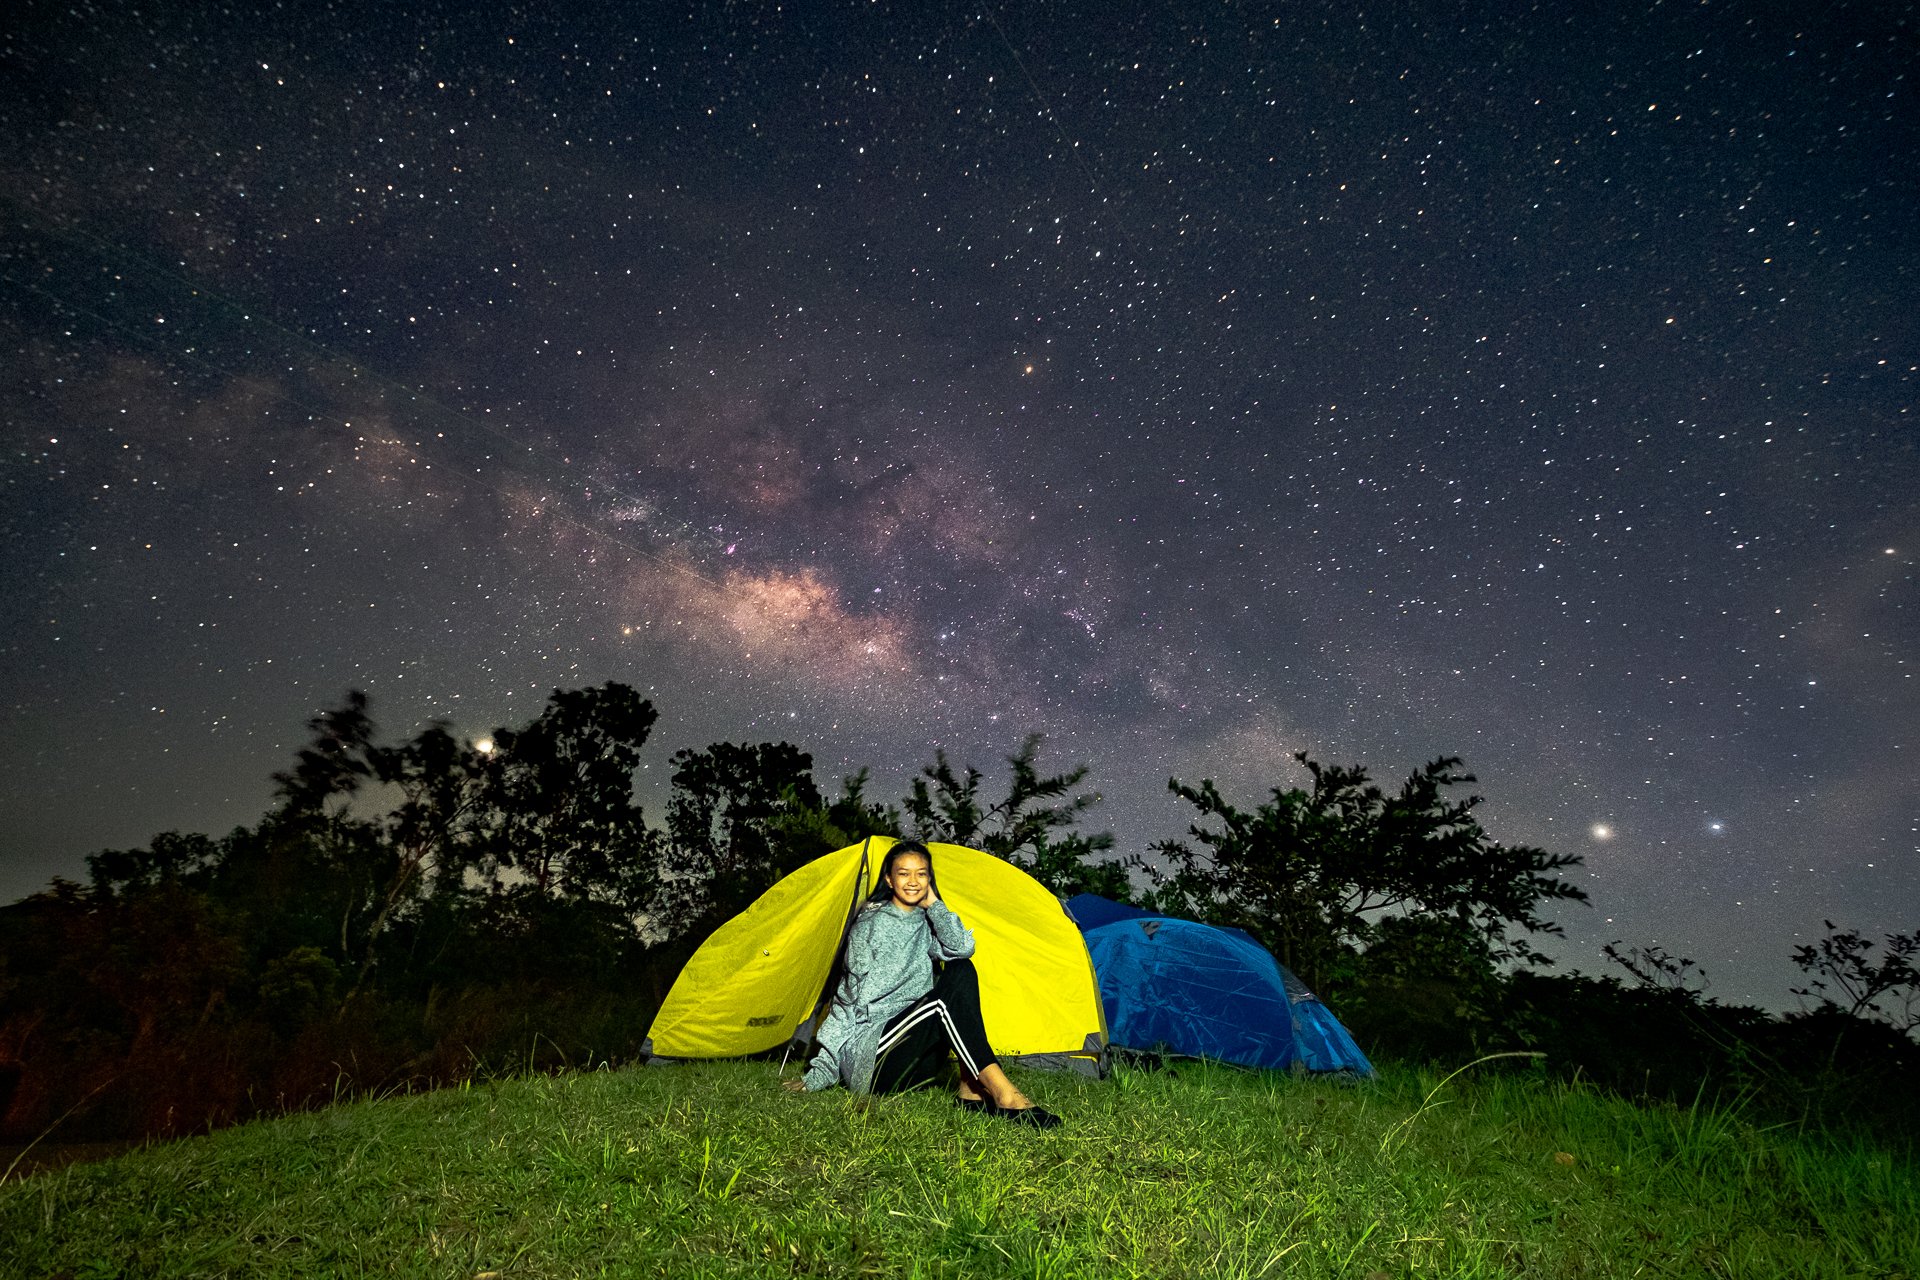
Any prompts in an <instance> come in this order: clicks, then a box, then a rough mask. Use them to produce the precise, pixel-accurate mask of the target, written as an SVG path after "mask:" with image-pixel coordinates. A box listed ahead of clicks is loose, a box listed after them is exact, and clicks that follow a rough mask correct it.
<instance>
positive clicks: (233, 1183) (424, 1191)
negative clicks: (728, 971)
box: [0, 1063, 1920, 1280]
mask: <svg viewBox="0 0 1920 1280" xmlns="http://www.w3.org/2000/svg"><path fill="white" fill-rule="evenodd" d="M1022 1082H1023V1085H1024V1086H1025V1087H1026V1088H1027V1090H1028V1091H1029V1092H1030V1093H1032V1094H1033V1095H1034V1096H1035V1097H1037V1098H1038V1099H1039V1100H1041V1101H1042V1102H1044V1103H1045V1104H1047V1105H1048V1106H1050V1107H1053V1108H1054V1109H1056V1110H1058V1111H1060V1112H1061V1113H1062V1114H1064V1115H1065V1116H1066V1117H1068V1122H1069V1123H1068V1127H1067V1128H1066V1129H1064V1130H1061V1131H1058V1132H1055V1133H1040V1132H1031V1131H1027V1130H1023V1129H1019V1128H1015V1127H1013V1126H1010V1125H1007V1124H1005V1123H1004V1122H1001V1121H997V1120H993V1119H990V1118H985V1117H979V1116H972V1115H968V1114H966V1113H963V1112H961V1111H960V1110H959V1109H958V1108H956V1107H955V1106H954V1105H953V1104H952V1102H951V1101H950V1100H949V1099H947V1098H945V1097H942V1096H936V1095H924V1094H923V1095H916V1096H909V1097H904V1098H890V1099H882V1100H877V1101H874V1102H872V1103H871V1104H870V1105H868V1104H866V1103H864V1102H863V1100H860V1099H855V1098H853V1097H850V1096H849V1095H847V1094H844V1093H837V1092H836V1093H830V1094H819V1095H804V1096H795V1095H788V1094H785V1093H782V1092H780V1091H779V1089H778V1088H777V1087H776V1081H775V1071H774V1068H773V1067H772V1066H770V1065H765V1064H757V1063H721V1064H711V1065H701V1066H686V1067H674V1068H660V1069H641V1070H632V1071H622V1072H616V1073H602V1074H592V1075H574V1076H561V1077H551V1078H533V1079H524V1080H514V1081H505V1082H500V1083H497V1084H488V1085H473V1086H470V1087H467V1088H462V1089H449V1090H444V1091H441V1092H437V1093H430V1094H423V1095H417V1096H410V1097H394V1098H388V1099H385V1100H382V1101H378V1102H365V1103H355V1104H350V1105H343V1106H337V1107H333V1108H331V1109H329V1110H326V1111H321V1112H316V1113H311V1114H304V1115H297V1116H290V1117H286V1118H283V1119H279V1120H274V1121H270V1122H264V1123H259V1124H252V1125H247V1126H244V1127H242V1128H238V1129H232V1130H227V1131H225V1132H221V1133H216V1134H213V1135H211V1136H209V1137H204V1138H197V1139H193V1140H190V1141H186V1142H180V1143H174V1144H169V1145H166V1146H159V1147H153V1148H149V1149H146V1150H143V1151H139V1152H135V1153H132V1154H129V1155H126V1156H123V1157H120V1158H118V1159H115V1160H110V1161H106V1162H103V1163H100V1164H93V1165H78V1166H73V1167H70V1168H67V1169H64V1170H61V1171H58V1172H55V1173H48V1174H43V1175H40V1176H36V1177H33V1178H29V1179H26V1180H25V1181H18V1180H16V1181H13V1182H9V1183H8V1184H6V1185H5V1186H0V1274H17V1275H22V1276H54V1275H70V1276H73V1277H75V1278H76V1280H77V1278H79V1277H97V1276H114V1275H139V1276H194V1275H245V1276H282V1275H284V1276H301V1277H317V1276H347V1275H351V1276H363V1275H396V1274H397V1275H419V1276H450V1277H453V1276H459V1277H473V1276H476V1275H480V1274H483V1273H487V1272H497V1273H500V1274H501V1275H503V1276H576V1275H635V1276H675V1277H680V1276H709V1275H711V1276H721V1275H727V1276H795V1275H799V1276H856V1275H876V1276H880V1275H884V1276H922V1277H933V1276H973V1275H980V1276H1026V1277H1079V1276H1089V1277H1103V1278H1104V1277H1120V1276H1178V1277H1185V1276H1286V1277H1290V1278H1291V1277H1310V1276H1340V1277H1357V1278H1361V1280H1365V1278H1366V1277H1377V1276H1379V1275H1385V1276H1393V1277H1398V1276H1422V1277H1426V1276H1529V1277H1533V1276H1580V1277H1602V1276H1752V1277H1768V1278H1771V1277H1776V1276H1901V1277H1912V1276H1914V1274H1915V1260H1916V1259H1920V1184H1917V1182H1916V1175H1915V1172H1914V1170H1913V1168H1912V1167H1911V1166H1910V1165H1909V1164H1907V1163H1906V1162H1905V1161H1903V1160H1902V1159H1900V1158H1898V1157H1890V1156H1889V1155H1887V1154H1886V1153H1884V1152H1876V1151H1875V1150H1873V1149H1872V1148H1869V1147H1859V1146H1846V1145H1838V1144H1832V1143H1828V1142H1825V1141H1822V1140H1818V1139H1809V1138H1804V1137H1796V1136H1793V1135H1790V1134H1786V1133H1782V1132H1768V1131H1762V1130H1758V1129H1756V1128H1753V1127H1751V1126H1749V1125H1747V1124H1746V1123H1744V1122H1743V1121H1742V1120H1741V1119H1740V1118H1739V1117H1738V1116H1736V1115H1730V1114H1727V1113H1724V1112H1718V1113H1716V1112H1704V1111H1688V1110H1681V1109H1672V1108H1651V1109H1643V1108H1639V1107H1635V1106H1632V1105H1630V1104H1628V1103H1625V1102H1621V1101H1618V1100H1614V1099H1610V1098H1605V1097H1602V1096H1599V1095H1596V1094H1593V1093H1590V1092H1588V1091H1585V1090H1582V1089H1577V1088H1568V1087H1566V1086H1563V1085H1560V1084H1555V1083H1552V1082H1549V1081H1547V1080H1544V1079H1541V1078H1537V1077H1515V1076H1483V1075H1482V1074H1480V1072H1478V1071H1469V1072H1466V1073H1464V1074H1462V1075H1459V1076H1457V1077H1456V1078H1454V1079H1452V1080H1451V1081H1449V1082H1446V1083H1444V1084H1443V1083H1442V1082H1441V1081H1440V1079H1439V1078H1438V1077H1437V1076H1434V1075H1431V1074H1423V1073H1418V1072H1409V1073H1397V1074H1394V1075H1390V1076H1389V1078H1388V1079H1386V1080H1385V1081H1383V1082H1379V1083H1374V1084H1362V1085H1343V1084H1339V1083H1334V1082H1316V1081H1310V1080H1294V1079H1289V1078H1286V1077H1278V1076H1265V1075H1253V1074H1244V1073H1240V1072H1235V1071H1230V1070H1225V1069H1212V1068H1207V1067H1203V1066H1197V1065H1186V1066H1181V1067H1179V1068H1178V1069H1177V1071H1176V1072H1160V1073H1148V1072H1122V1073H1120V1074H1118V1075H1117V1076H1116V1077H1115V1078H1114V1079H1113V1080H1110V1081H1107V1082H1105V1083H1096V1082H1093V1081H1087V1080H1081V1079H1078V1078H1073V1077H1065V1076H1052V1075H1026V1076H1023V1077H1022Z"/></svg>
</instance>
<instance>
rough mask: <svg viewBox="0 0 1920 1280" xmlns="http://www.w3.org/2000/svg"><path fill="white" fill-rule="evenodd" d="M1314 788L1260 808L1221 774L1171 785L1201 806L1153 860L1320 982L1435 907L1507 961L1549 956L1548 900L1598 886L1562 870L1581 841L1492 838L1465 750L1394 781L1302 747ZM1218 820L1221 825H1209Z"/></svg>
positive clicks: (1223, 919) (1165, 875)
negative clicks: (1566, 844) (1401, 918)
mask: <svg viewBox="0 0 1920 1280" xmlns="http://www.w3.org/2000/svg"><path fill="white" fill-rule="evenodd" d="M1294 758H1295V759H1296V760H1298V761H1299V762H1300V763H1301V764H1303V765H1305V766H1306V768H1307V771H1308V773H1309V774H1311V775H1312V779H1313V786H1312V789H1311V790H1303V789H1301V788H1297V787H1296V788H1291V789H1286V790H1283V789H1281V788H1278V787H1276V788H1274V789H1273V793H1272V799H1271V800H1269V801H1268V802H1267V803H1264V804H1262V805H1260V806H1259V807H1258V808H1257V809H1255V810H1253V811H1252V812H1246V811H1243V810H1241V809H1238V808H1235V807H1234V806H1233V805H1231V804H1229V803H1228V802H1227V801H1226V800H1225V799H1224V798H1223V797H1222V796H1221V795H1220V792H1219V790H1218V789H1217V788H1216V787H1215V786H1214V784H1213V782H1212V781H1211V780H1210V779H1209V780H1206V781H1203V782H1202V783H1201V784H1200V785H1199V786H1198V787H1191V786H1187V785H1185V784H1184V783H1182V782H1180V780H1179V779H1177V778H1175V779H1170V780H1169V781H1168V784H1167V785H1168V787H1169V788H1170V789H1171V790H1172V791H1173V793H1174V794H1175V795H1178V796H1179V797H1181V798H1182V799H1184V800H1186V801H1187V802H1188V803H1190V804H1192V805H1193V806H1194V807H1195V808H1196V809H1198V810H1199V811H1200V814H1201V817H1202V821H1200V822H1196V823H1194V824H1193V825H1192V826H1191V827H1190V828H1189V829H1188V830H1189V834H1190V835H1191V836H1192V838H1193V840H1194V841H1195V842H1197V844H1198V845H1199V846H1200V847H1199V848H1198V849H1196V848H1194V847H1193V845H1190V844H1188V843H1187V842H1186V841H1180V840H1167V841H1162V842H1160V843H1159V844H1157V845H1155V846H1154V849H1155V851H1156V852H1157V853H1158V854H1159V855H1160V858H1161V860H1162V865H1160V866H1155V865H1154V864H1153V863H1151V862H1147V861H1141V862H1140V863H1139V864H1138V865H1140V866H1141V867H1142V868H1143V869H1144V870H1145V871H1147V872H1148V874H1149V875H1150V876H1152V877H1154V878H1155V879H1156V881H1157V882H1158V885H1159V887H1158V888H1157V890H1156V891H1155V893H1154V900H1155V902H1156V903H1157V905H1159V906H1160V907H1162V908H1163V909H1166V910H1168V911H1169V912H1171V913H1175V914H1183V915H1192V916H1194V917H1195V918H1197V919H1203V920H1209V921H1212V922H1214V923H1219V924H1230V925H1235V926H1237V927H1239V928H1242V929H1245V930H1246V931H1247V932H1249V933H1251V934H1253V935H1254V936H1255V937H1256V938H1259V939H1260V940H1261V941H1262V942H1263V943H1265V944H1266V945H1267V946H1268V948H1269V949H1270V950H1272V951H1273V952H1274V954H1276V955H1277V956H1279V957H1280V959H1281V960H1282V961H1283V962H1285V963H1286V964H1287V965H1288V966H1289V967H1291V968H1293V969H1294V970H1295V971H1296V972H1298V973H1301V974H1302V975H1304V976H1306V977H1307V979H1308V981H1309V982H1310V983H1314V984H1319V983H1322V982H1324V981H1325V980H1326V979H1327V978H1328V977H1330V976H1333V975H1334V973H1335V972H1336V971H1337V969H1338V967H1339V963H1340V960H1341V957H1342V956H1343V955H1350V954H1351V953H1352V951H1353V950H1354V949H1356V948H1358V947H1361V946H1364V945H1365V944H1366V943H1367V942H1368V941H1370V940H1371V939H1372V938H1373V936H1374V934H1375V921H1377V920H1378V919H1380V918H1381V917H1382V916H1385V915H1388V914H1403V913H1426V914H1432V915H1436V916H1440V917H1443V918H1446V919H1448V920H1452V921H1454V922H1455V923H1456V924H1457V925H1458V926H1459V927H1460V929H1461V930H1462V931H1463V932H1464V934H1465V935H1466V936H1470V937H1473V938H1476V939H1478V940H1479V941H1480V942H1481V943H1483V944H1484V945H1485V946H1486V947H1487V949H1488V952H1489V954H1490V955H1491V956H1492V958H1493V959H1494V960H1496V961H1500V960H1511V959H1519V960H1524V961H1534V962H1537V961H1542V960H1545V958H1546V957H1544V956H1542V955H1540V954H1539V953H1538V952H1536V951H1534V950H1533V949H1532V948H1531V947H1529V946H1528V945H1527V944H1526V942H1525V940H1524V936H1522V937H1516V936H1514V931H1515V930H1518V932H1519V933H1520V934H1521V935H1528V934H1537V933H1549V934H1550V933H1558V932H1560V929H1559V927H1558V926H1557V925H1555V924H1553V923H1552V922H1550V921H1548V920H1547V919H1545V918H1544V917H1543V916H1542V915H1541V914H1540V910H1539V908H1540V905H1541V904H1542V903H1544V902H1550V901H1561V900H1566V901H1575V902H1585V901H1586V900H1587V895H1586V893H1585V892H1584V891H1582V890H1581V889H1580V888H1578V887H1577V886H1575V885H1572V884H1569V883H1567V882H1566V881H1565V880H1563V879H1560V878H1559V876H1558V873H1559V872H1560V871H1562V870H1564V869H1566V868H1569V867H1574V866H1578V865H1580V859H1579V858H1578V857H1576V856H1574V855H1571V854H1551V853H1548V852H1546V851H1545V850H1543V849H1537V848H1533V847H1532V846H1528V845H1505V844H1501V843H1500V842H1499V841H1496V840H1494V839H1492V838H1490V837H1489V836H1488V834H1487V832H1486V830H1485V829H1484V828H1482V827H1481V826H1480V824H1479V822H1478V821H1476V820H1475V819H1474V817H1473V810H1474V808H1475V807H1476V806H1478V805H1479V803H1480V797H1478V796H1468V797H1467V798H1465V799H1464V800H1455V799H1450V798H1448V797H1447V796H1446V795H1444V794H1443V790H1444V789H1445V788H1447V787H1452V786H1457V785H1459V784H1461V783H1469V782H1472V781H1473V780H1474V779H1473V776H1472V775H1471V774H1467V773H1462V772H1460V771H1459V766H1460V763H1461V762H1460V761H1459V760H1458V759H1457V758H1455V757H1451V756H1447V757H1442V758H1441V759H1438V760H1435V761H1433V762H1432V763H1430V764H1428V765H1426V766H1424V767H1422V768H1421V769H1419V770H1416V771H1415V772H1414V773H1413V774H1412V775H1411V776H1410V777H1409V778H1408V779H1407V781H1406V783H1405V785H1404V786H1402V787H1401V789H1400V791H1399V793H1398V794H1397V795H1391V796H1389V795H1387V794H1385V793H1384V792H1382V791H1381V790H1380V788H1379V787H1377V786H1375V785H1374V784H1373V783H1371V782H1370V781H1369V780H1368V778H1367V773H1366V770H1365V769H1362V768H1358V767H1349V766H1342V765H1322V764H1319V763H1317V762H1315V761H1313V760H1310V759H1308V758H1307V755H1306V753H1305V752H1298V753H1296V754H1295V756H1294ZM1206 820H1211V821H1212V822H1213V823H1214V824H1217V825H1206Z"/></svg>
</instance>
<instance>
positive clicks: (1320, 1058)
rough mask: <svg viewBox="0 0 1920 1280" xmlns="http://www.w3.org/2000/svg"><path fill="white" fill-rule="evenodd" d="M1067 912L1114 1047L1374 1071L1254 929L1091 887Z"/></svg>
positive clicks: (1243, 1062)
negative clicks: (1088, 960)
mask: <svg viewBox="0 0 1920 1280" xmlns="http://www.w3.org/2000/svg"><path fill="white" fill-rule="evenodd" d="M1067 912H1068V914H1069V915H1071V916H1072V917H1073V918H1074V921H1075V922H1076V923H1077V924H1079V926H1080V927H1081V929H1083V930H1084V931H1085V932H1086V938H1087V950H1088V953H1089V954H1090V955H1092V957H1093V963H1094V968H1095V970H1096V971H1097V972H1098V974H1099V977H1100V997H1101V1000H1102V1003H1103V1004H1104V1006H1105V1010H1106V1015H1107V1025H1108V1030H1109V1035H1110V1039H1111V1042H1112V1043H1113V1044H1114V1045H1117V1046H1121V1047H1124V1048H1130V1049H1138V1050H1142V1051H1158V1052H1171V1053H1180V1054H1187V1055H1190V1056H1193V1057H1202V1058H1215V1059H1218V1060H1220V1061H1222V1062H1232V1063H1237V1064H1239V1065H1241V1066H1248V1067H1268V1068H1278V1067H1298V1068H1300V1069H1302V1070H1306V1071H1349V1072H1353V1073H1355V1074H1357V1075H1365V1076H1370V1075H1372V1074H1373V1064H1372V1063H1370V1062H1369V1061H1367V1056H1366V1055H1365V1054H1364V1053H1362V1052H1361V1051H1360V1046H1359V1045H1357V1044H1356V1043H1354V1039H1353V1037H1352V1036H1351V1035H1350V1034H1348V1032H1347V1029H1346V1028H1345V1027H1344V1026H1342V1025H1341V1024H1340V1020H1339V1019H1338V1018H1336V1017H1334V1016H1333V1013H1332V1011H1330V1010H1329V1009H1328V1008H1327V1007H1326V1005H1324V1004H1322V1003H1321V1002H1320V1000H1319V998H1318V997H1316V996H1315V995H1314V994H1313V992H1312V991H1310V990H1309V989H1308V988H1307V986H1306V984H1305V983H1303V982H1301V981H1300V979H1299V978H1298V977H1297V976H1296V975H1295V974H1294V973H1293V971H1292V970H1290V969H1288V968H1287V967H1286V966H1285V965H1283V964H1281V963H1280V962H1279V961H1278V960H1275V959H1274V958H1273V955H1272V953H1271V952H1269V951H1268V950H1267V949H1266V948H1265V947H1262V946H1261V945H1260V944H1259V943H1258V942H1256V941H1255V940H1254V938H1253V937H1252V935H1250V934H1248V933H1246V932H1244V931H1242V930H1240V929H1231V928H1220V927H1218V926H1214V925H1206V924H1199V923H1197V922H1195V921H1192V920H1181V919H1179V918H1177V917H1173V916H1163V915H1156V914H1154V913H1153V912H1150V911H1143V910H1141V909H1140V908H1139V907H1132V906H1127V905H1126V904H1124V903H1119V902H1112V901H1109V900H1108V899H1106V898H1102V897H1099V896H1097V895H1095V894H1090V893H1083V894H1080V895H1079V896H1077V897H1074V898H1070V899H1068V901H1067Z"/></svg>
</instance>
